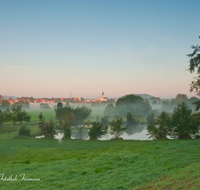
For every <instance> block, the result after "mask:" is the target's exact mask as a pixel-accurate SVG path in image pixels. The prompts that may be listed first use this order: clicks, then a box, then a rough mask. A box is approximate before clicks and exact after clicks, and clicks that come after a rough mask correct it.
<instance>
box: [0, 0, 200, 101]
mask: <svg viewBox="0 0 200 190" xmlns="http://www.w3.org/2000/svg"><path fill="white" fill-rule="evenodd" d="M199 7H200V1H199V0H176V1H174V0H168V1H160V0H151V1H149V0H141V1H138V0H125V1H122V0H101V1H100V0H84V1H82V0H76V1H70V0H57V1H55V0H42V1H41V0H34V1H26V0H24V1H21V0H17V1H16V0H7V1H5V0H0V94H2V95H9V96H11V95H12V96H17V97H21V96H27V97H30V96H33V97H35V98H40V97H49V98H51V97H54V98H55V97H62V98H69V96H70V92H71V93H72V97H84V98H95V97H100V96H101V93H102V91H104V93H105V96H106V97H108V98H113V97H115V98H118V97H121V96H124V95H126V94H149V95H152V96H155V97H160V98H174V97H175V96H176V95H177V94H178V93H181V94H186V95H187V96H188V97H191V96H195V94H194V93H190V92H189V88H190V87H189V85H190V83H191V81H192V79H193V77H195V76H196V74H195V73H194V74H191V73H190V72H189V71H187V69H188V67H189V58H188V57H187V54H189V53H191V52H192V49H191V47H190V46H191V45H197V44H198V43H199V38H198V37H199V36H200V11H199Z"/></svg>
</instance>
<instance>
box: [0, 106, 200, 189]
mask: <svg viewBox="0 0 200 190" xmlns="http://www.w3.org/2000/svg"><path fill="white" fill-rule="evenodd" d="M40 112H41V111H40V110H38V111H31V112H30V114H31V116H32V120H31V122H29V123H28V122H27V123H24V125H26V126H27V127H28V128H30V129H31V134H32V137H25V136H18V130H19V128H20V125H19V124H18V125H16V128H15V129H14V127H13V126H12V125H10V124H5V125H4V126H2V127H1V129H0V154H1V156H0V174H1V178H0V189H11V190H12V189H24V190H25V189H52V190H53V189H63V190H64V189H69V190H71V189H75V190H76V189H78V190H79V189H83V190H85V189H88V190H89V189H91V190H96V189H105V190H107V189H128V190H129V189H200V182H199V177H200V172H199V171H200V162H199V161H200V159H199V158H200V140H199V139H196V140H154V141H136V140H108V141H98V140H96V141H84V140H56V139H36V138H34V135H36V134H37V133H38V132H39V131H40V130H39V128H38V125H37V120H38V115H39V113H40ZM42 112H43V114H44V116H45V117H46V119H48V118H50V117H52V118H55V114H54V111H53V109H52V110H48V111H47V110H45V111H42ZM97 112H98V111H97ZM97 112H96V113H97ZM96 113H95V114H96ZM95 114H94V115H93V116H95ZM9 132H10V133H9ZM3 174H4V175H3ZM20 175H24V176H25V178H24V179H23V178H22V176H20ZM9 177H10V179H11V178H12V179H17V180H16V181H9V180H7V181H6V180H5V178H7V179H8V178H9ZM28 179H29V180H28ZM4 180H5V181H4ZM31 180H32V181H31ZM34 180H35V181H34ZM36 180H38V181H36Z"/></svg>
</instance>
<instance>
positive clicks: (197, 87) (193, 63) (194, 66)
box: [188, 37, 200, 96]
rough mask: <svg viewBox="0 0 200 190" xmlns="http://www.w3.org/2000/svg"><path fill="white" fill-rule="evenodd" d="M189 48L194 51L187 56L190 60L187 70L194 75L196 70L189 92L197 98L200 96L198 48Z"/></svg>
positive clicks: (199, 47)
mask: <svg viewBox="0 0 200 190" xmlns="http://www.w3.org/2000/svg"><path fill="white" fill-rule="evenodd" d="M199 38H200V37H199ZM191 48H192V49H194V51H193V52H192V53H191V54H188V57H189V58H190V61H189V62H190V64H189V69H188V70H189V71H190V73H194V72H195V71H196V70H197V74H198V76H197V77H196V78H194V80H193V81H192V83H191V84H190V92H195V93H196V94H197V95H198V96H200V53H199V52H200V46H199V45H196V46H194V45H192V46H191Z"/></svg>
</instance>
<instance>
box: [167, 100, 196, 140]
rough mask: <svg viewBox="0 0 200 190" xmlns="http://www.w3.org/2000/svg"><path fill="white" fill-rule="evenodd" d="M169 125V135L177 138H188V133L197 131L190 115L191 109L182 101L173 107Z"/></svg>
mask: <svg viewBox="0 0 200 190" xmlns="http://www.w3.org/2000/svg"><path fill="white" fill-rule="evenodd" d="M171 126H172V128H171V131H170V135H171V136H172V137H177V138H178V139H182V138H190V134H195V133H197V132H198V124H197V123H196V121H195V120H194V118H193V117H192V110H191V109H190V108H189V107H188V106H187V104H186V103H184V102H183V103H181V104H178V105H177V107H175V108H174V112H173V113H172V116H171Z"/></svg>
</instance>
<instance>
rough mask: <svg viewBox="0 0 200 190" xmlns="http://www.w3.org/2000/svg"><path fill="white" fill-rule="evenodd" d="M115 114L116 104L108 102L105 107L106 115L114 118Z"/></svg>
mask: <svg viewBox="0 0 200 190" xmlns="http://www.w3.org/2000/svg"><path fill="white" fill-rule="evenodd" d="M114 116H115V106H114V105H113V104H108V105H107V106H106V107H105V109H104V117H108V118H113V117H114Z"/></svg>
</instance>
